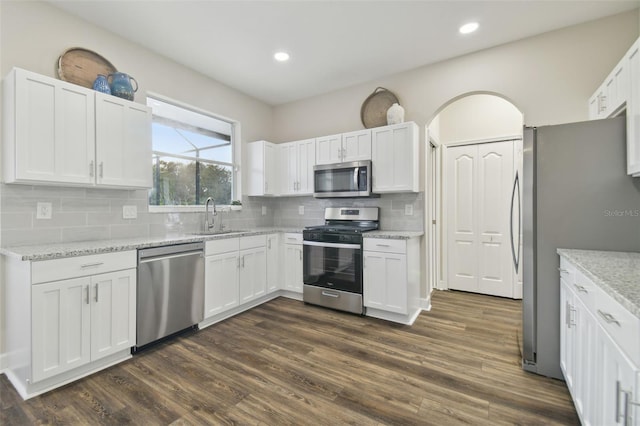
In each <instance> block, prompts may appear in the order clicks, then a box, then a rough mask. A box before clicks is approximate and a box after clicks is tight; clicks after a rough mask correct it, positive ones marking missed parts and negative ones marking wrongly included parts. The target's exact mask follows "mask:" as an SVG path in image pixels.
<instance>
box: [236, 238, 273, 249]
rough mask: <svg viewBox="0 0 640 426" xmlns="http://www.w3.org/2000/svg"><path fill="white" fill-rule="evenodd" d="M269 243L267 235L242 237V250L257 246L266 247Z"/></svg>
mask: <svg viewBox="0 0 640 426" xmlns="http://www.w3.org/2000/svg"><path fill="white" fill-rule="evenodd" d="M266 245H267V236H266V235H252V236H250V237H240V250H244V249H250V248H255V247H264V246H266Z"/></svg>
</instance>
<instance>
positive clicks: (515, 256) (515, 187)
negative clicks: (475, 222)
mask: <svg viewBox="0 0 640 426" xmlns="http://www.w3.org/2000/svg"><path fill="white" fill-rule="evenodd" d="M516 190H517V191H518V234H520V226H522V224H521V223H520V178H519V176H518V171H517V170H516V178H515V179H514V180H513V190H512V191H511V214H510V217H509V231H510V233H511V256H512V257H513V266H514V267H515V268H516V273H517V272H518V267H519V264H520V241H518V247H517V251H518V252H517V254H516V246H515V244H514V241H513V206H514V201H515V196H516ZM518 240H519V238H518Z"/></svg>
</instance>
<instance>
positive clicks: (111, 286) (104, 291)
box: [91, 269, 136, 361]
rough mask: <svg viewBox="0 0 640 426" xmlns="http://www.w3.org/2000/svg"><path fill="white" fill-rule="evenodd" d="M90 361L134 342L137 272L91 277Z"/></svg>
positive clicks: (127, 346)
mask: <svg viewBox="0 0 640 426" xmlns="http://www.w3.org/2000/svg"><path fill="white" fill-rule="evenodd" d="M91 292H92V294H91V298H92V299H93V301H92V304H91V360H92V361H95V360H97V359H100V358H102V357H105V356H108V355H111V354H113V353H116V352H118V351H121V350H124V349H127V348H130V347H132V346H134V345H135V343H136V270H135V269H126V270H124V271H118V272H111V273H107V274H101V275H96V276H94V277H92V278H91Z"/></svg>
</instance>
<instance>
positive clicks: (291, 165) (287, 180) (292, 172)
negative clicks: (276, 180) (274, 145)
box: [278, 142, 298, 195]
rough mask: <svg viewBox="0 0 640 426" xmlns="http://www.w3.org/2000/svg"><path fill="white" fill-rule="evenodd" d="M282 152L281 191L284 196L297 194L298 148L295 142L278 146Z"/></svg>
mask: <svg viewBox="0 0 640 426" xmlns="http://www.w3.org/2000/svg"><path fill="white" fill-rule="evenodd" d="M278 148H279V150H280V159H281V162H280V176H281V178H280V190H281V193H282V195H291V194H295V192H296V188H297V187H298V148H297V146H296V144H295V142H288V143H284V144H281V145H279V146H278Z"/></svg>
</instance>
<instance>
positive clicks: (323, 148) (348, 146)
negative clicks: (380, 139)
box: [316, 129, 371, 164]
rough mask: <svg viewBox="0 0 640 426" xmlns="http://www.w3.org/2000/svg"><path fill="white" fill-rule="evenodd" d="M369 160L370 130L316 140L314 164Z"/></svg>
mask: <svg viewBox="0 0 640 426" xmlns="http://www.w3.org/2000/svg"><path fill="white" fill-rule="evenodd" d="M361 160H371V130H370V129H366V130H358V131H355V132H349V133H341V134H339V135H331V136H323V137H321V138H317V139H316V164H334V163H346V162H349V161H361Z"/></svg>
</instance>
